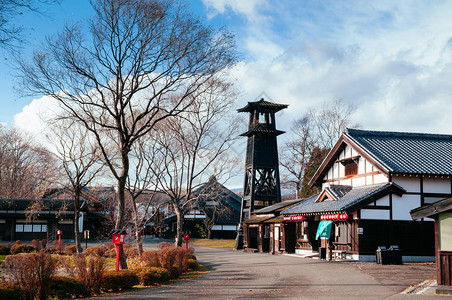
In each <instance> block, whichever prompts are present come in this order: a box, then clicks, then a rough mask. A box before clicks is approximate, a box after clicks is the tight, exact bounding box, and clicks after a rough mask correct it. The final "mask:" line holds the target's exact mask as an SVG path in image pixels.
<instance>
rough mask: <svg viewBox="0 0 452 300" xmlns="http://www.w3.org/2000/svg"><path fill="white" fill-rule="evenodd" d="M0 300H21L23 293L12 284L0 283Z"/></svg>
mask: <svg viewBox="0 0 452 300" xmlns="http://www.w3.org/2000/svg"><path fill="white" fill-rule="evenodd" d="M0 299H11V300H16V299H17V300H22V299H24V292H23V291H22V290H21V289H20V287H19V286H17V285H15V284H14V283H10V282H3V281H0Z"/></svg>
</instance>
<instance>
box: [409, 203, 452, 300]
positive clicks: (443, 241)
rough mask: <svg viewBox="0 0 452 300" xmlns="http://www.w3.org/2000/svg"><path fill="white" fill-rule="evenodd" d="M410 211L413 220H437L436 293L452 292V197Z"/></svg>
mask: <svg viewBox="0 0 452 300" xmlns="http://www.w3.org/2000/svg"><path fill="white" fill-rule="evenodd" d="M410 213H411V217H412V218H413V220H419V219H423V218H433V219H434V220H435V256H436V278H437V279H436V282H437V283H438V286H437V288H436V293H437V294H452V198H447V199H444V200H441V201H438V202H435V203H433V204H430V205H426V206H423V207H418V208H416V209H413V210H412V211H411V212H410Z"/></svg>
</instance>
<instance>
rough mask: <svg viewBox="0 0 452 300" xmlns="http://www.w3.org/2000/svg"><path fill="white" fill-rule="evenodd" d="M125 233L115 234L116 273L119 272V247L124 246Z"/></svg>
mask: <svg viewBox="0 0 452 300" xmlns="http://www.w3.org/2000/svg"><path fill="white" fill-rule="evenodd" d="M124 237H125V233H122V232H121V233H113V244H115V245H116V271H119V247H120V245H123V244H124Z"/></svg>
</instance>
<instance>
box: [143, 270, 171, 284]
mask: <svg viewBox="0 0 452 300" xmlns="http://www.w3.org/2000/svg"><path fill="white" fill-rule="evenodd" d="M138 277H139V279H140V284H141V285H145V286H146V285H153V284H156V283H163V282H166V281H168V278H169V275H168V271H167V270H165V269H163V268H157V267H143V268H141V269H139V270H138Z"/></svg>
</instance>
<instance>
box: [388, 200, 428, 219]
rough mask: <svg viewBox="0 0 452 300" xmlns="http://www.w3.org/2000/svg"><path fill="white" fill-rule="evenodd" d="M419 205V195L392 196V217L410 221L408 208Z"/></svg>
mask: <svg viewBox="0 0 452 300" xmlns="http://www.w3.org/2000/svg"><path fill="white" fill-rule="evenodd" d="M419 206H421V196H420V195H403V196H402V197H399V196H397V195H393V196H392V219H393V220H409V221H411V220H412V219H411V216H410V210H412V209H414V208H417V207H419Z"/></svg>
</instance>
